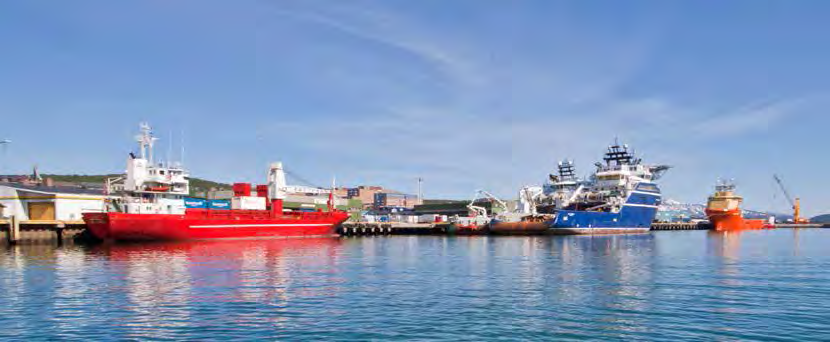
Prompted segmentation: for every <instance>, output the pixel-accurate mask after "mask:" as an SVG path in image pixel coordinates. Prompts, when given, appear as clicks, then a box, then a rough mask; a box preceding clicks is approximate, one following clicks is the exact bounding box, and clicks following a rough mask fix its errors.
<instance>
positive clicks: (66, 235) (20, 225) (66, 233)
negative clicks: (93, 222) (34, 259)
mask: <svg viewBox="0 0 830 342" xmlns="http://www.w3.org/2000/svg"><path fill="white" fill-rule="evenodd" d="M85 230H86V224H85V223H84V222H83V221H54V220H29V221H18V220H17V219H15V218H14V217H12V218H9V219H0V241H6V242H7V243H9V244H16V243H34V242H42V241H57V242H59V243H60V242H63V241H70V240H72V239H74V238H75V237H76V236H77V235H78V234H81V233H83V232H84V231H85Z"/></svg>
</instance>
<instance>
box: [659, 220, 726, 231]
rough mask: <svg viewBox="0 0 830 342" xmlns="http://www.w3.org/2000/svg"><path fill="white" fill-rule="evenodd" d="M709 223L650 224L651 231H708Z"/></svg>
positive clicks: (710, 227) (710, 226)
mask: <svg viewBox="0 0 830 342" xmlns="http://www.w3.org/2000/svg"><path fill="white" fill-rule="evenodd" d="M710 229H712V225H711V224H710V223H709V222H671V223H670V222H665V223H663V222H658V223H652V224H651V230H655V231H660V230H710Z"/></svg>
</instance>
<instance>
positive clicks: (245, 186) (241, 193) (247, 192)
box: [233, 183, 251, 197]
mask: <svg viewBox="0 0 830 342" xmlns="http://www.w3.org/2000/svg"><path fill="white" fill-rule="evenodd" d="M233 195H234V196H235V197H245V196H251V183H234V184H233Z"/></svg>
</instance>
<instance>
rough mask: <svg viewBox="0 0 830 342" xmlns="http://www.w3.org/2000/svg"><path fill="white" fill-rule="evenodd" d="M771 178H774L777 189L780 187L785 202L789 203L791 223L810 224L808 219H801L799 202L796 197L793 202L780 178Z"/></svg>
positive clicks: (774, 176)
mask: <svg viewBox="0 0 830 342" xmlns="http://www.w3.org/2000/svg"><path fill="white" fill-rule="evenodd" d="M772 178H775V182H776V183H778V186H779V187H781V191H782V192H783V193H784V196H785V197H787V201H789V202H790V205H791V206H792V208H793V223H796V224H798V223H810V220H809V219H806V218H802V217H801V200H800V199H799V198H798V197H796V198H795V200H793V197H792V196H790V192H789V191H787V188H786V187H785V186H784V182H783V181H782V180H781V177H778V175H772Z"/></svg>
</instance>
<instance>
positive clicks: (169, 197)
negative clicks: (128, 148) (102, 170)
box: [107, 123, 190, 215]
mask: <svg viewBox="0 0 830 342" xmlns="http://www.w3.org/2000/svg"><path fill="white" fill-rule="evenodd" d="M139 129H140V134H139V135H138V136H136V140H137V141H138V148H139V152H138V155H135V154H134V153H130V157H129V158H128V159H127V172H126V174H125V175H124V176H123V177H117V178H111V179H109V180H108V181H107V189H108V191H109V192H110V193H112V194H120V195H122V196H121V197H120V198H118V200H115V201H114V202H113V203H111V208H110V210H115V211H123V212H126V213H132V214H177V215H183V214H184V213H185V204H184V197H185V196H187V195H188V194H189V193H190V185H189V184H190V183H189V181H188V179H187V177H188V176H189V175H188V173H187V171H186V170H185V169H184V168H183V167H182V166H181V165H179V164H173V163H169V162H168V164H164V163H158V164H156V163H155V160H154V158H153V146H154V145H155V142H156V141H157V140H158V138H156V137H154V136H153V132H152V129H151V128H150V126H149V125H148V124H146V123H142V124H141V125H139Z"/></svg>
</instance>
